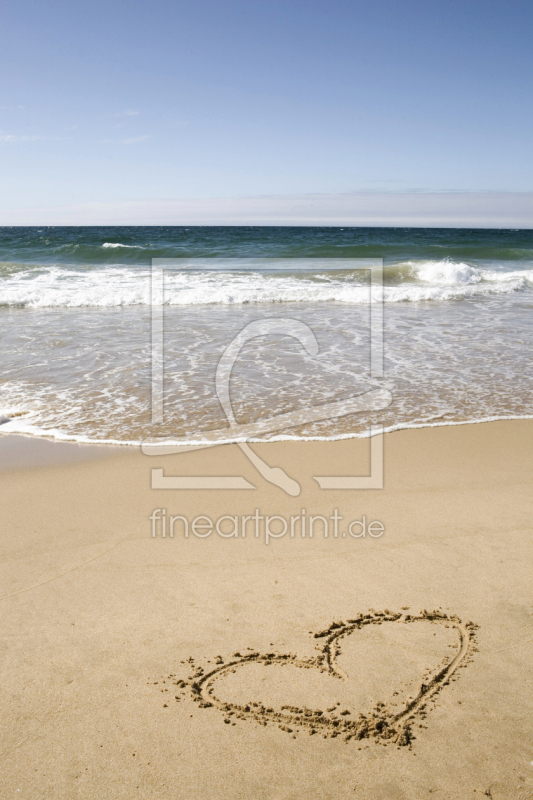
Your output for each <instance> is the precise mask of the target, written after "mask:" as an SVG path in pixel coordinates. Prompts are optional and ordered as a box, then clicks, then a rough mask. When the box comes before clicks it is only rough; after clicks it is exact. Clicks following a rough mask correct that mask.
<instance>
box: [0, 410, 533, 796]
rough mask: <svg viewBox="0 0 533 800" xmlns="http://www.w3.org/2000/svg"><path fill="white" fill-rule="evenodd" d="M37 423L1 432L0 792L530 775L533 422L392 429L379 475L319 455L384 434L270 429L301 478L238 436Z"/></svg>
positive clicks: (315, 790) (457, 791)
mask: <svg viewBox="0 0 533 800" xmlns="http://www.w3.org/2000/svg"><path fill="white" fill-rule="evenodd" d="M6 438H8V437H6ZM13 446H14V445H13ZM28 447H30V445H28ZM31 447H32V448H34V450H33V451H32V452H33V455H32V459H33V460H32V461H31V462H30V463H31V464H33V466H28V462H27V461H26V462H25V461H24V458H22V456H23V455H24V454H23V453H22V451H19V460H18V461H17V462H15V461H14V460H13V461H12V462H11V466H9V453H8V452H7V449H6V448H7V446H6V445H5V443H4V450H3V451H2V437H0V456H1V454H2V452H3V453H4V457H3V461H4V464H5V465H7V468H5V469H3V471H2V476H1V481H0V486H1V489H0V491H1V493H2V494H1V507H2V532H1V548H2V567H1V571H2V578H1V600H2V612H3V613H2V616H1V620H2V621H1V623H0V624H1V626H2V629H3V636H2V640H3V642H4V647H3V655H2V667H1V679H2V687H3V692H2V700H1V704H2V719H3V721H4V735H3V745H2V754H3V755H2V770H1V778H0V780H1V782H2V784H3V788H2V796H5V797H10V796H15V797H28V798H32V800H34V799H35V798H61V799H62V798H65V800H66V798H68V799H69V800H70V798H73V797H76V798H91V800H92V798H106V800H107V798H109V799H110V800H111V798H113V800H116V798H124V799H126V798H128V800H130V798H132V797H140V798H157V799H158V800H159V798H161V799H163V798H165V800H167V799H168V798H180V800H181V798H183V799H184V800H185V798H187V800H189V798H192V797H195V798H207V797H210V798H217V799H218V798H221V799H222V798H224V800H225V799H226V798H228V800H229V799H231V800H234V799H236V798H248V797H257V798H265V800H266V798H269V800H270V798H301V797H305V798H316V800H318V798H320V799H321V800H322V798H326V799H328V800H329V798H331V800H333V798H336V799H338V798H356V799H357V800H359V798H363V799H364V800H375V799H376V798H377V799H378V800H379V799H381V800H389V799H391V800H396V799H397V798H398V799H399V800H403V799H407V800H419V798H426V797H427V798H442V799H443V800H444V799H446V800H463V798H473V799H474V798H476V797H477V798H480V797H483V796H491V797H493V798H495V799H496V798H498V799H499V798H514V799H515V800H516V798H522V800H526V799H527V798H532V797H533V765H532V762H533V744H532V742H533V678H532V673H531V663H532V661H533V599H532V598H533V595H532V591H531V587H532V583H533V545H532V538H531V527H532V525H531V519H532V510H533V509H532V506H533V502H532V492H531V476H532V466H533V455H532V454H533V422H531V421H507V422H495V423H486V424H480V425H465V426H460V427H447V428H445V427H443V428H433V429H429V428H428V429H421V430H408V431H398V432H395V433H391V434H387V435H386V436H385V485H384V489H382V490H380V489H369V490H354V491H348V490H329V491H324V490H321V489H320V488H319V486H318V484H317V482H316V480H314V478H313V476H316V475H327V474H331V475H350V474H352V475H353V474H356V475H360V474H365V473H366V472H368V469H369V444H368V441H364V440H351V441H341V442H332V443H328V442H322V443H320V442H311V443H296V442H278V443H270V444H265V445H253V450H254V451H255V452H256V453H258V454H259V455H260V456H261V457H262V458H263V459H264V460H265V461H266V462H267V463H268V464H269V465H270V466H272V467H276V466H277V467H281V468H283V470H285V472H286V473H287V474H288V475H290V476H291V477H292V478H293V479H295V480H297V481H298V482H299V483H300V484H301V487H302V492H301V494H300V495H299V496H298V497H290V496H289V495H287V494H286V493H285V492H283V491H282V490H281V489H279V488H278V487H276V486H274V485H272V484H270V483H267V482H265V480H264V479H263V478H262V477H260V476H259V474H258V473H257V471H256V470H255V469H254V467H253V466H252V464H251V463H250V461H249V460H248V459H247V458H246V457H245V455H244V453H243V452H242V451H241V450H240V449H239V448H238V447H237V446H234V445H232V446H224V447H217V448H213V449H206V450H198V451H196V452H192V453H187V454H181V455H179V456H177V455H174V456H165V457H152V458H149V457H147V456H144V455H142V454H141V453H140V452H139V451H137V450H133V449H131V450H130V449H128V450H126V451H124V452H120V453H117V452H113V453H109V455H108V454H107V453H106V456H105V458H101V457H99V454H94V453H91V457H90V458H88V457H83V460H79V459H78V458H77V457H76V458H74V450H71V453H72V456H69V457H68V458H67V456H66V453H67V450H68V449H69V448H68V446H67V449H65V448H61V449H62V453H61V459H60V458H59V456H58V451H57V450H56V456H57V457H56V456H54V458H53V459H52V462H53V463H51V462H50V460H49V461H48V463H45V461H46V458H49V459H50V455H51V453H50V454H49V455H48V456H45V454H44V448H43V447H42V443H40V444H35V446H34V445H31ZM36 448H40V450H41V453H42V460H41V461H40V466H38V465H36V463H35V462H36V460H37V461H39V458H40V457H39V456H37V455H35V453H36ZM82 451H83V448H82ZM82 451H80V450H79V448H78V450H77V451H76V452H77V455H80V453H81V455H84V454H83V452H82ZM85 454H86V455H87V456H88V454H89V451H88V450H86V451H85ZM93 455H96V457H93ZM25 457H26V456H25ZM63 457H65V458H66V460H63ZM152 468H163V470H164V474H165V475H166V476H171V475H174V476H176V475H182V476H187V475H188V476H191V475H203V476H206V475H215V476H217V475H218V476H224V475H226V476H228V475H230V476H242V477H244V478H245V480H246V481H247V482H248V483H250V484H252V485H253V486H255V487H256V489H255V490H252V489H249V490H246V491H244V490H241V491H237V490H218V491H200V490H196V491H193V490H188V491H187V490H182V491H180V490H156V489H152V488H151V485H150V481H151V478H150V473H151V469H152ZM302 509H305V514H302ZM163 510H164V511H165V512H166V513H165V514H163ZM335 510H336V512H335ZM154 511H156V513H155V514H154ZM256 513H257V515H258V517H261V518H263V519H261V520H259V519H258V520H257V522H256V521H255V520H254V515H255V514H256ZM267 515H270V516H271V517H274V516H276V517H279V518H280V519H277V520H270V522H269V523H268V526H269V529H270V531H271V534H272V535H271V536H270V537H269V543H268V544H267V543H266V527H267V523H266V520H265V519H264V517H266V516H267ZM171 516H175V517H179V519H176V520H175V521H174V529H173V532H174V536H172V537H171V536H170V521H169V520H170V517H171ZM200 516H202V517H203V518H204V519H202V520H199V519H198V518H199V517H200ZM223 516H227V517H231V518H232V519H224V520H221V517H223ZM312 516H315V517H324V518H325V519H326V520H327V524H328V534H329V535H328V536H327V537H325V536H324V532H323V529H324V524H325V523H324V522H323V521H321V520H320V519H317V520H315V521H314V522H313V523H311V522H310V517H312ZM150 517H152V519H150ZM163 517H164V518H166V526H165V532H166V534H167V535H166V536H165V537H163V536H162V535H161V534H162V532H163V528H162V522H161V520H162V518H163ZM291 517H292V532H293V535H292V536H291ZM302 517H305V520H306V522H305V525H304V530H305V533H306V535H305V537H304V536H302V535H301V534H302ZM332 517H333V518H335V517H337V522H336V523H335V522H334V520H333V519H332ZM339 517H342V519H339ZM235 518H236V519H235ZM244 518H246V519H244ZM195 519H196V523H194V520H195ZM243 519H244V521H243ZM357 521H361V524H360V525H358V524H353V525H352V528H351V531H352V534H354V535H350V532H349V524H350V523H352V522H353V523H356V522H357ZM285 522H286V523H287V532H286V533H285V535H281V533H282V531H283V528H284V525H285ZM372 522H375V523H378V525H375V526H374V527H373V528H372V531H373V533H374V534H375V535H374V536H372V535H370V532H369V525H370V523H372ZM217 523H218V530H219V532H217V530H216V527H217ZM379 523H380V524H379ZM210 524H212V526H213V530H212V531H211V532H209V531H210V527H209V526H210ZM363 525H364V531H365V535H364V536H362V535H360V534H361V533H362V531H363ZM187 526H188V533H189V535H188V536H186V535H184V533H185V530H186V527H187ZM202 526H203V527H202ZM256 526H257V527H256ZM335 526H336V532H337V536H335ZM235 528H236V529H237V535H236V536H233V535H231V534H232V532H233V530H234V529H235ZM310 529H311V530H313V536H312V537H310V536H309V532H310ZM382 529H383V530H382ZM243 530H244V533H245V535H244V536H243V535H242V533H243ZM256 530H257V532H258V535H257V536H256V535H255V533H256ZM152 533H155V534H156V535H155V536H152ZM343 533H344V534H345V535H344V536H343V535H342V534H343ZM276 536H278V537H279V538H276ZM19 790H20V791H19Z"/></svg>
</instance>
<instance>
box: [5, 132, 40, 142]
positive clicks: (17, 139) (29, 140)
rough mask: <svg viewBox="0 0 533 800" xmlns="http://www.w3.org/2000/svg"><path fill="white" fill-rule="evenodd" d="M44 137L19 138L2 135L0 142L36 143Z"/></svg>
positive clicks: (8, 134) (9, 134) (14, 135)
mask: <svg viewBox="0 0 533 800" xmlns="http://www.w3.org/2000/svg"><path fill="white" fill-rule="evenodd" d="M42 138H43V137H42V136H17V135H16V134H13V133H0V142H36V141H38V140H39V139H42Z"/></svg>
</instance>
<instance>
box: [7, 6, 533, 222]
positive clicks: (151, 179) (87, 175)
mask: <svg viewBox="0 0 533 800" xmlns="http://www.w3.org/2000/svg"><path fill="white" fill-rule="evenodd" d="M2 16H3V25H2V31H1V33H0V44H1V52H2V79H1V84H0V174H1V182H0V186H1V190H2V191H1V198H0V208H1V209H4V210H5V209H8V208H16V209H24V208H50V207H54V206H64V207H66V206H76V205H79V204H86V203H107V204H113V203H118V204H120V203H124V202H127V201H153V200H169V199H182V198H214V197H241V196H257V195H291V196H297V195H305V194H309V193H325V194H337V193H350V192H360V191H372V192H376V191H394V192H405V191H412V190H414V191H417V192H418V191H430V192H435V191H436V192H441V191H459V192H464V191H467V192H480V191H481V192H484V191H494V192H529V191H532V190H533V160H532V158H531V142H532V141H533V104H532V103H531V83H532V78H533V74H532V61H533V56H532V47H531V30H532V29H533V4H532V3H531V2H521V1H518V2H517V1H516V0H507V2H493V1H492V0H461V2H457V0H423V1H422V0H420V1H419V0H402V1H399V0H394V2H391V1H390V0H373V2H364V3H363V2H359V0H350V1H347V2H344V0H329V1H328V2H316V0H311V1H310V2H291V1H290V0H284V2H277V0H268V2H259V3H254V2H246V3H241V2H232V3H229V2H206V1H205V0H197V2H195V3H191V2H166V1H163V0H156V1H155V2H151V3H148V2H142V3H141V2H138V1H137V0H128V2H117V0H110V2H109V1H108V2H101V1H100V0H91V2H90V3H86V2H83V3H82V2H79V0H70V2H66V1H65V2H57V0H48V2H46V3H43V2H42V0H40V1H39V2H33V1H31V2H28V0H19V2H16V3H15V2H11V3H9V4H5V5H4V7H3V12H2ZM36 221H37V222H38V221H39V220H36Z"/></svg>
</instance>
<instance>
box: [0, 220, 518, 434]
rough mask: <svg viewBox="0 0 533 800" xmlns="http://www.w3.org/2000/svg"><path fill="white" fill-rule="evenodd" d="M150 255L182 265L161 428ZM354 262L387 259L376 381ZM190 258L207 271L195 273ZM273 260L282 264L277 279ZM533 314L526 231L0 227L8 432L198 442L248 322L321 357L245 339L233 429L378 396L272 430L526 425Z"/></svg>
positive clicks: (217, 412)
mask: <svg viewBox="0 0 533 800" xmlns="http://www.w3.org/2000/svg"><path fill="white" fill-rule="evenodd" d="M152 258H180V259H182V262H181V264H182V265H183V268H173V269H171V270H167V272H166V282H165V308H164V326H165V359H164V367H165V403H164V419H163V422H161V423H158V424H157V425H155V426H154V425H152V422H151V306H150V303H151V286H150V275H151V272H150V266H151V259H152ZM350 258H382V259H383V260H384V301H385V302H384V332H385V351H384V355H385V371H384V375H383V377H375V376H374V377H371V375H370V360H369V345H370V337H369V320H370V314H369V311H370V305H369V300H370V299H371V298H370V294H369V287H368V275H367V274H366V273H363V272H361V271H360V270H354V269H352V268H346V267H345V266H344V264H346V265H348V267H350V264H349V262H343V261H342V259H350ZM194 259H204V262H205V264H209V265H210V266H211V269H210V270H209V271H205V270H197V269H194V267H195V265H197V264H198V262H197V261H194ZM220 259H234V261H233V262H230V263H229V266H228V262H227V261H221V260H220ZM235 259H236V260H235ZM238 259H245V262H243V261H239V260H238ZM269 259H287V261H284V262H283V268H282V269H277V270H276V269H273V268H272V261H270V260H269ZM331 259H335V260H336V264H335V265H334V268H332V265H331V262H330V260H331ZM339 259H340V260H341V261H339ZM243 265H244V266H243ZM187 267H188V268H187ZM532 311H533V231H509V230H501V231H500V230H465V229H460V230H445V229H431V230H430V229H427V230H425V229H406V228H398V229H394V228H345V229H342V228H288V227H279V228H269V227H241V228H231V227H218V228H216V227H213V228H205V227H189V228H185V227H91V228H83V227H78V228H59V227H54V228H49V227H44V228H37V227H34V228H1V229H0V335H1V341H2V353H3V359H2V360H3V370H2V377H1V382H0V414H2V415H3V418H5V419H7V421H5V422H4V423H3V424H2V425H1V426H0V432H6V433H7V432H13V431H24V432H27V433H33V434H34V435H46V436H52V437H55V438H66V439H69V438H72V439H76V440H81V441H87V440H90V441H102V442H109V441H121V442H132V443H134V442H139V441H140V440H142V439H144V438H145V437H147V436H153V435H156V436H170V437H183V436H186V437H189V438H190V439H194V440H196V439H197V438H198V437H200V438H201V434H202V432H205V431H208V430H213V429H220V428H223V427H224V426H225V425H227V420H226V416H225V413H224V411H223V409H222V407H221V405H220V402H219V400H218V397H217V394H216V391H215V371H216V365H217V363H218V360H219V359H220V356H221V355H222V353H223V352H224V350H225V348H226V347H227V346H228V344H229V343H230V342H231V341H232V340H233V339H234V338H235V336H237V334H238V333H239V331H240V330H242V328H243V327H244V326H245V325H247V324H249V323H250V322H252V321H254V320H259V319H268V320H275V319H276V318H283V319H292V320H297V321H299V322H300V323H304V324H305V325H307V326H309V328H310V329H311V330H312V331H313V333H314V334H315V336H316V339H317V342H318V346H319V347H318V353H316V354H315V355H310V354H309V353H306V352H305V351H304V350H303V349H302V346H301V345H300V344H299V342H298V341H296V340H295V339H291V338H289V337H287V336H275V335H269V336H262V337H260V338H257V339H254V340H252V341H250V342H248V343H247V344H246V346H245V347H244V348H243V350H242V351H241V353H240V355H239V358H238V359H237V361H236V363H235V367H234V370H233V373H232V379H231V398H232V405H233V409H234V412H235V416H236V418H237V420H238V421H239V422H242V423H253V422H257V421H259V420H263V419H268V418H269V417H272V416H273V415H278V414H282V413H288V412H295V411H298V410H302V409H303V410H304V411H305V409H309V408H314V407H316V406H317V405H320V404H324V403H329V402H338V401H344V400H349V399H350V398H351V397H353V396H354V395H357V394H360V393H362V392H365V391H368V390H369V389H372V388H376V387H379V388H383V389H386V390H388V391H389V392H391V394H392V398H393V401H392V404H391V405H390V406H389V407H388V408H386V409H383V410H381V411H374V412H363V413H357V414H347V415H343V416H340V417H336V418H332V419H324V420H321V421H317V422H311V423H302V424H300V425H298V426H296V427H293V428H291V429H288V430H284V431H283V432H282V434H280V433H279V432H278V433H277V434H275V433H271V434H269V436H275V435H283V436H290V437H303V438H331V437H333V438H335V437H340V436H349V435H363V434H364V432H365V431H366V429H367V427H368V426H369V425H370V424H375V425H384V426H385V427H386V428H394V427H406V426H412V425H431V424H451V423H457V422H473V421H478V420H481V419H487V418H505V417H523V416H529V415H531V413H532V412H531V409H532V399H533V392H532V389H533V381H532V378H531V368H530V355H531V338H532V337H531V331H532V323H531V319H532V316H531V315H532ZM304 416H305V414H304ZM1 418H2V417H0V419H1ZM195 437H196V438H195Z"/></svg>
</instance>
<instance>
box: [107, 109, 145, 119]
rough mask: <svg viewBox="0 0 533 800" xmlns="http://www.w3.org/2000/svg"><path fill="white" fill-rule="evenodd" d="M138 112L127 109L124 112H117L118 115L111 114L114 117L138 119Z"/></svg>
mask: <svg viewBox="0 0 533 800" xmlns="http://www.w3.org/2000/svg"><path fill="white" fill-rule="evenodd" d="M140 113H141V112H140V111H135V109H133V108H128V109H126V111H119V112H118V114H113V116H114V117H138V116H139V114H140Z"/></svg>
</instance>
